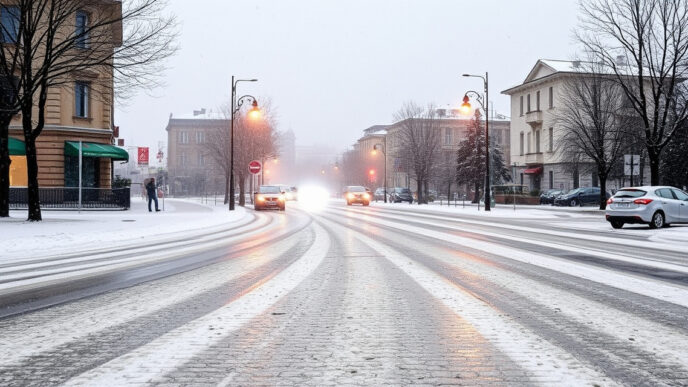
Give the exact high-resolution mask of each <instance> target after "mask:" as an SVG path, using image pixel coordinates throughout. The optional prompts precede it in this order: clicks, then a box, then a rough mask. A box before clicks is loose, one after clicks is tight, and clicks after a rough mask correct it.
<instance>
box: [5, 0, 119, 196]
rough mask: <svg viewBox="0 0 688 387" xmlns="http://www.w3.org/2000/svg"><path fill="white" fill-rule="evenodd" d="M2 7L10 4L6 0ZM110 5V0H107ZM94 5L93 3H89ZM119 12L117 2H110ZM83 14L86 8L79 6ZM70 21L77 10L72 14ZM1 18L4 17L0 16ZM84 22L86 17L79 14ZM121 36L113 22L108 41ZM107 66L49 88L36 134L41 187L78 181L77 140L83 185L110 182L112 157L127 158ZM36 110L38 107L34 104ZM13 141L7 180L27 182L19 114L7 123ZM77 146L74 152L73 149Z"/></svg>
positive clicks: (16, 183) (14, 183)
mask: <svg viewBox="0 0 688 387" xmlns="http://www.w3.org/2000/svg"><path fill="white" fill-rule="evenodd" d="M2 3H7V4H8V5H7V7H11V6H12V5H11V2H5V1H3V2H2ZM106 3H107V4H109V5H108V6H109V7H110V8H112V2H110V1H107V2H106ZM94 6H97V5H94ZM112 9H115V10H116V11H117V12H120V13H121V6H120V7H115V8H112ZM84 14H85V15H87V14H88V12H87V11H84ZM74 17H75V22H77V23H78V21H77V20H76V19H77V18H78V17H79V15H74ZM3 20H6V19H3ZM81 20H83V22H84V23H87V22H88V21H87V20H88V18H87V17H86V18H83V19H81ZM121 42H122V30H121V26H119V27H118V26H113V47H114V45H116V44H121ZM104 85H109V86H104ZM113 88H114V85H113V74H112V70H109V71H106V72H95V71H85V72H81V73H78V74H73V75H71V76H70V77H69V79H68V80H67V82H65V83H64V84H63V85H61V86H59V87H53V88H50V89H49V91H48V98H47V105H46V112H45V128H44V129H43V132H42V134H41V135H40V136H39V137H38V138H37V139H36V153H37V160H38V183H39V185H40V186H41V187H46V188H47V187H76V186H78V175H79V170H78V149H79V146H78V144H79V142H81V143H82V150H83V153H82V155H83V160H82V161H83V163H82V165H83V167H82V172H83V174H82V175H83V176H82V185H83V186H84V187H94V188H109V187H111V181H112V178H113V176H112V170H113V165H112V163H113V162H115V161H126V160H128V154H127V152H126V151H125V150H123V149H121V148H118V147H115V146H114V145H113V143H114V139H115V137H114V135H115V133H114V132H115V127H114V124H113V120H114V103H113V101H114V98H113V95H112V92H113ZM35 111H36V114H37V109H35ZM9 135H10V138H12V142H13V143H14V144H15V147H14V150H13V151H12V150H11V152H10V153H11V156H10V157H11V159H12V165H11V172H10V184H11V186H14V187H21V186H26V184H27V179H26V157H25V155H24V150H23V141H24V137H23V132H22V116H21V114H18V115H16V116H15V117H14V118H13V119H12V121H11V123H10V128H9ZM75 149H76V153H75Z"/></svg>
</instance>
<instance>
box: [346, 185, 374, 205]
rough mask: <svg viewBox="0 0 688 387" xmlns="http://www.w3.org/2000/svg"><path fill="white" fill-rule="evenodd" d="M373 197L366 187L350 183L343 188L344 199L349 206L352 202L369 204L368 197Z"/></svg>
mask: <svg viewBox="0 0 688 387" xmlns="http://www.w3.org/2000/svg"><path fill="white" fill-rule="evenodd" d="M372 198H373V195H372V193H371V192H370V190H369V189H368V188H366V187H363V186H360V185H350V186H348V187H346V188H345V189H344V199H346V205H347V206H350V205H352V204H354V203H358V204H363V205H364V206H367V205H370V199H372Z"/></svg>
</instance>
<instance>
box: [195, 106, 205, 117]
mask: <svg viewBox="0 0 688 387" xmlns="http://www.w3.org/2000/svg"><path fill="white" fill-rule="evenodd" d="M193 115H194V117H196V116H202V115H205V108H202V109H201V110H194V111H193Z"/></svg>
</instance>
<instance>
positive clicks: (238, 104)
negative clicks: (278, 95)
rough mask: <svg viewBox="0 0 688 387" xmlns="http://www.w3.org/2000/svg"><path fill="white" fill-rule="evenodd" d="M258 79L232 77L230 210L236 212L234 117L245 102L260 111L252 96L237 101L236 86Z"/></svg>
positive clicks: (245, 96)
mask: <svg viewBox="0 0 688 387" xmlns="http://www.w3.org/2000/svg"><path fill="white" fill-rule="evenodd" d="M257 81H258V80H257V79H237V80H234V75H232V106H230V110H231V112H230V116H231V117H230V118H231V119H230V121H231V124H230V133H229V147H230V155H229V210H230V211H234V115H236V113H237V112H238V111H239V109H241V105H243V103H244V100H251V104H252V105H253V109H252V110H255V111H257V110H258V101H256V98H255V97H253V96H251V95H244V96H242V97H239V99H238V100H237V97H236V86H237V83H239V82H257Z"/></svg>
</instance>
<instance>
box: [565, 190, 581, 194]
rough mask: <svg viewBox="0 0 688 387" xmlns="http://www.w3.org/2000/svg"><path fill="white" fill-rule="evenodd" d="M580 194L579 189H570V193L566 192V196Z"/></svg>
mask: <svg viewBox="0 0 688 387" xmlns="http://www.w3.org/2000/svg"><path fill="white" fill-rule="evenodd" d="M579 192H581V189H580V188H576V189H572V190H571V191H569V192H567V193H566V194H567V195H575V194H577V193H579Z"/></svg>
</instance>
